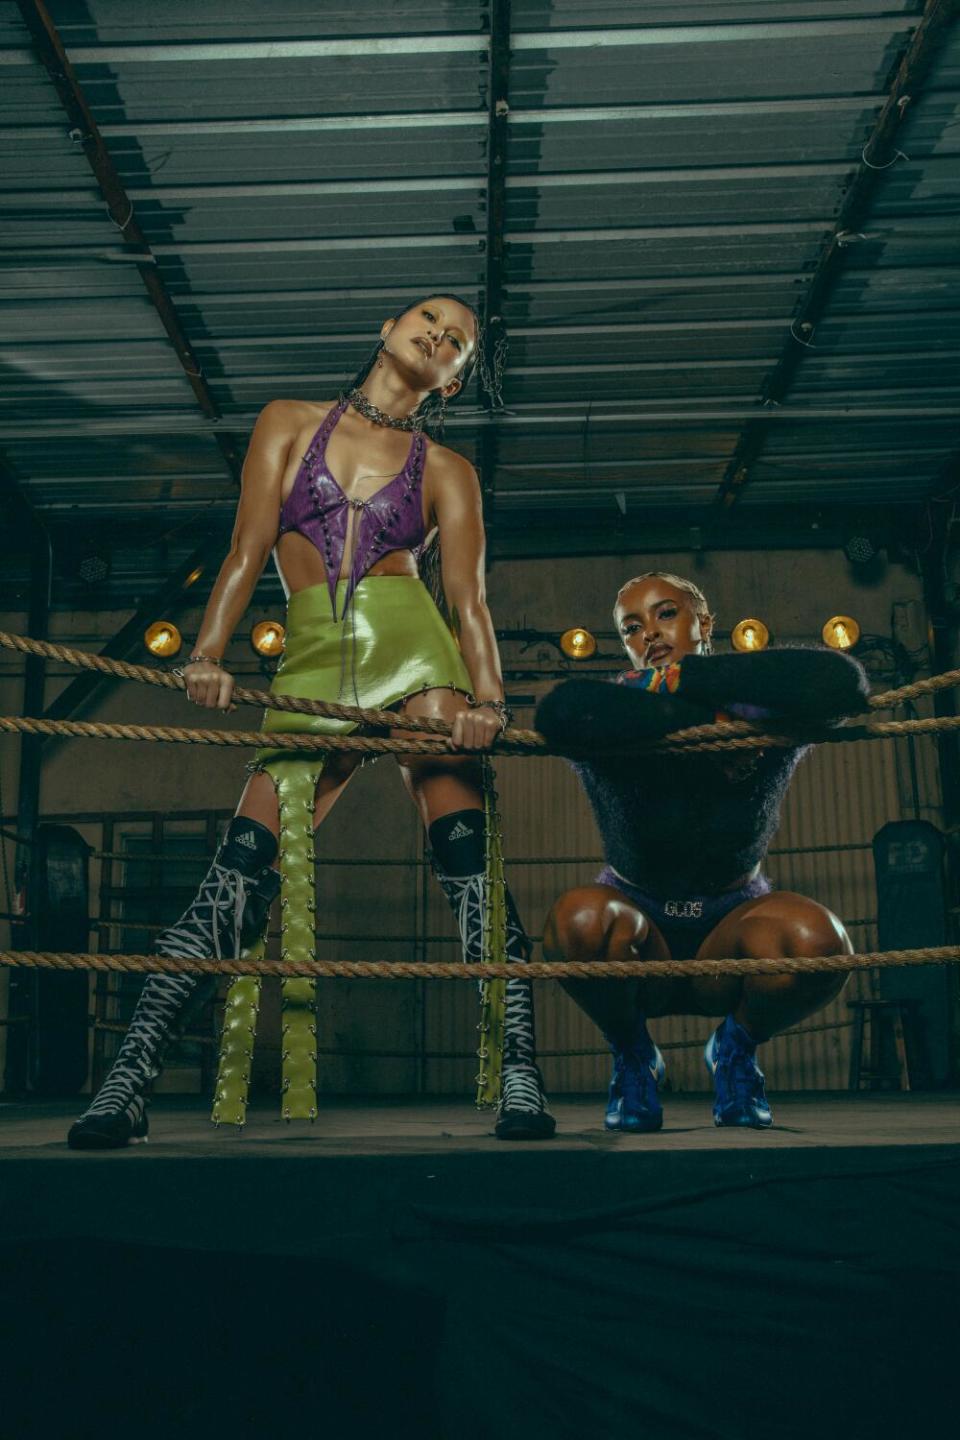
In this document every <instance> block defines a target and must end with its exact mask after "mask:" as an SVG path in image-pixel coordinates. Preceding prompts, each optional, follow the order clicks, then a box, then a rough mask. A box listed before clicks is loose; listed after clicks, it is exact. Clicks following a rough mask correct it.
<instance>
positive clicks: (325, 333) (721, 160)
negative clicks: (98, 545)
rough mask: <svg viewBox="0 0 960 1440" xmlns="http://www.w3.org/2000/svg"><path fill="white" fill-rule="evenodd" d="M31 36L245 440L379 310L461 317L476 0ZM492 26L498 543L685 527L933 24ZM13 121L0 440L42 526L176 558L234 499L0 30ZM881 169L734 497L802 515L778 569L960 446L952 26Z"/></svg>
mask: <svg viewBox="0 0 960 1440" xmlns="http://www.w3.org/2000/svg"><path fill="white" fill-rule="evenodd" d="M48 8H49V11H50V13H51V16H52V18H53V21H54V23H55V24H56V26H57V27H58V30H59V32H60V35H61V38H62V40H63V42H64V45H65V47H66V50H67V52H68V54H69V56H70V59H71V61H72V63H73V66H74V68H75V72H76V76H77V79H78V80H79V83H80V85H81V86H82V88H83V91H84V94H85V96H86V99H87V101H88V103H89V105H90V108H91V110H92V112H93V115H94V118H95V120H96V122H97V124H98V126H99V127H100V129H101V132H102V135H103V139H104V141H105V143H106V145H107V147H108V148H109V151H110V154H111V156H112V159H113V161H114V163H115V165H116V167H117V170H118V172H119V175H120V178H121V180H122V182H123V184H124V186H125V188H126V190H127V194H128V196H129V198H130V200H131V202H132V204H133V206H134V209H135V213H136V218H137V220H138V222H139V224H140V226H141V227H142V230H143V232H144V234H145V237H146V239H147V241H148V243H149V246H150V249H151V251H152V254H153V257H154V260H155V264H156V267H157V270H158V272H159V274H160V275H161V277H162V278H163V280H164V282H165V284H166V286H167V288H168V290H169V292H170V294H171V295H172V297H173V300H174V302H175V305H176V307H177V310H178V313H179V316H180V320H181V323H182V325H183V328H184V330H185V332H186V334H187V336H188V338H189V340H190V342H191V344H192V345H193V347H194V349H195V351H196V355H197V357H198V358H199V360H200V363H201V365H202V368H203V371H204V374H205V376H206V378H207V381H208V384H209V388H210V391H211V393H212V395H213V397H214V400H215V402H216V404H217V406H218V407H219V409H220V410H221V412H222V415H223V419H222V420H221V421H220V422H216V423H218V424H219V427H220V429H229V430H231V431H232V432H233V434H234V435H236V436H237V438H238V439H239V441H240V443H241V446H242V444H243V442H244V441H245V438H246V436H247V435H248V434H249V430H250V428H251V426H252V423H253V420H254V418H255V415H256V413H257V412H258V410H259V409H260V407H261V406H262V405H263V404H264V403H266V402H267V401H268V400H269V399H271V398H274V397H276V396H278V395H283V396H289V397H311V398H316V399H323V398H327V397H329V395H330V394H331V393H333V392H334V391H335V390H336V389H337V388H338V386H339V385H340V384H341V383H342V382H343V380H344V379H345V378H346V377H347V376H348V375H349V374H350V373H352V371H353V369H354V368H355V366H356V363H357V362H358V359H359V358H360V357H362V355H363V353H364V352H365V350H366V348H367V343H368V341H369V339H370V338H371V337H372V335H373V334H374V333H375V331H376V329H377V328H378V327H379V324H380V323H381V321H382V319H383V318H385V317H386V316H387V315H388V314H390V313H391V311H392V310H393V309H395V308H396V305H397V304H398V302H403V301H408V300H412V299H414V298H416V296H417V295H418V294H419V293H422V292H427V291H430V290H442V289H444V288H451V289H455V290H457V291H459V292H460V293H463V294H465V295H466V296H468V297H470V298H482V290H483V285H484V276H485V268H486V256H485V253H484V252H485V237H486V231H487V208H486V207H487V200H488V188H487V187H488V178H489V177H488V155H487V138H488V99H489V97H488V93H487V66H488V43H489V42H488V32H489V23H490V14H489V11H490V6H489V4H488V3H486V0H392V3H384V0H355V3H352V4H350V5H340V4H327V3H325V4H323V5H322V6H318V5H316V4H311V3H306V0H299V3H298V0H241V3H232V4H231V5H229V6H227V5H217V4H211V5H207V6H203V7H196V6H192V5H190V4H188V3H181V0H151V3H149V4H147V3H143V4H141V3H129V0H89V3H72V0H53V3H50V4H49V6H48ZM510 8H511V72H510V90H509V98H510V114H509V128H508V148H507V166H506V193H505V233H506V241H507V249H506V262H505V271H504V275H503V284H504V289H505V296H504V315H505V319H506V323H507V326H508V330H509V333H510V337H511V349H510V358H509V367H508V371H507V377H506V383H505V386H504V400H505V404H506V407H507V408H506V413H505V414H504V415H503V416H501V417H500V419H499V421H497V422H496V424H497V430H498V448H497V466H496V472H495V475H494V476H493V480H494V485H495V493H496V505H497V509H496V513H497V516H498V517H499V519H500V523H501V525H502V526H503V527H506V528H507V529H511V528H512V529H515V530H524V531H525V532H526V534H527V535H528V536H531V537H533V536H535V534H536V531H537V524H538V523H539V517H542V516H543V515H544V513H545V512H549V513H550V516H551V523H552V524H554V525H556V524H557V523H560V524H566V525H569V527H571V528H572V529H575V528H576V527H578V526H579V525H580V524H581V523H582V521H583V519H584V516H586V515H589V516H590V517H591V520H592V522H594V523H595V522H597V521H598V520H599V521H600V522H601V523H602V521H603V518H604V517H609V521H610V524H611V525H613V524H614V523H615V522H616V523H620V522H621V520H622V512H623V510H624V508H625V507H626V508H627V510H628V513H629V514H630V515H631V516H632V515H634V514H636V515H638V516H641V517H652V518H655V517H657V516H659V515H662V514H666V513H668V512H669V513H670V514H671V515H673V514H679V515H680V516H681V517H682V516H684V515H686V516H687V517H688V518H689V520H690V522H691V523H700V519H701V517H702V515H703V514H704V513H707V509H708V508H709V507H711V506H712V504H713V502H714V501H715V499H716V496H717V492H718V488H719V486H720V484H721V482H722V481H723V477H724V474H725V472H726V471H727V469H728V467H729V465H730V463H731V457H732V456H733V455H734V454H735V452H736V449H737V445H738V441H739V439H740V437H741V435H742V432H743V428H744V426H745V425H746V424H747V423H748V422H749V421H750V419H751V418H752V417H755V416H756V415H757V413H760V412H759V405H760V397H761V395H762V393H763V387H764V382H765V380H766V379H767V377H768V376H769V375H770V373H771V372H772V371H773V369H774V367H775V366H776V364H777V362H778V360H779V359H780V356H781V354H782V353H783V350H784V346H785V344H787V343H789V336H790V325H791V320H792V317H793V316H794V315H795V313H796V311H797V307H798V305H799V304H800V303H801V302H802V300H803V297H804V294H805V290H806V287H807V286H808V284H809V279H810V276H811V274H812V272H813V271H814V269H815V267H816V265H817V262H818V259H819V258H820V256H821V255H822V253H823V251H824V247H825V245H826V243H827V241H828V239H829V237H830V235H831V234H832V232H833V230H834V228H835V222H836V217H837V215H838V213H839V211H840V207H841V204H842V202H843V198H844V195H845V194H846V192H847V190H848V187H849V186H850V183H851V180H852V177H853V176H854V173H855V171H856V168H857V167H858V166H859V165H860V164H861V155H862V151H863V147H864V144H865V142H866V141H867V139H868V138H869V135H870V132H871V127H872V126H873V124H874V122H875V120H876V117H877V115H878V112H879V110H880V107H881V105H882V103H883V100H884V98H885V95H886V93H887V91H888V89H889V87H890V83H891V79H892V76H893V74H894V71H895V69H896V66H897V64H898V63H899V60H900V58H901V57H902V55H903V53H904V51H905V48H906V46H907V44H908V42H909V40H910V38H911V35H912V34H913V32H914V31H915V29H916V26H917V24H918V21H919V19H920V15H921V12H922V6H921V5H920V4H918V3H913V0H890V3H866V0H810V3H802V0H740V3H729V0H728V3H722V0H681V3H679V4H675V5H666V4H659V3H648V0H647V3H640V0H619V3H616V4H611V3H600V0H513V3H512V6H511V7H510ZM0 94H2V98H0V145H2V148H3V165H2V188H0V223H2V242H0V256H2V262H3V271H2V277H0V304H2V338H0V359H2V364H0V404H2V418H0V446H2V447H3V451H4V453H5V455H6V457H7V459H8V461H9V463H10V465H11V466H12V467H13V469H14V471H15V473H16V475H17V476H18V477H19V479H20V481H21V483H22V486H23V489H24V491H25V492H26V494H27V495H28V497H29V498H30V500H31V501H32V502H33V504H34V505H35V506H36V507H37V508H38V509H39V510H40V511H41V513H43V514H44V516H45V517H46V518H47V519H48V521H50V522H51V523H52V524H53V525H54V526H74V525H76V524H77V523H78V522H79V523H83V524H87V523H90V524H93V525H95V526H98V527H100V528H101V529H109V530H110V531H111V533H112V534H113V536H114V539H115V540H118V537H121V536H122V535H123V534H125V533H126V532H125V531H124V530H123V522H124V520H125V519H131V520H132V521H133V522H134V523H135V524H139V525H140V526H141V527H142V525H143V522H144V520H146V519H147V518H148V517H149V518H151V519H152V520H156V521H157V522H158V523H159V524H160V525H161V526H162V528H163V529H165V530H166V531H170V530H175V532H176V538H175V540H174V541H172V542H171V543H172V545H173V549H172V550H171V549H170V548H169V547H168V549H167V551H165V554H166V556H167V559H168V560H169V557H170V555H171V554H175V553H176V552H177V546H182V545H187V546H188V545H189V542H190V521H191V516H195V515H196V514H197V512H198V511H202V512H203V514H204V516H205V517H207V518H212V519H214V520H216V521H218V522H222V523H226V522H227V521H228V519H229V515H230V512H231V511H232V508H233V504H234V502H235V489H234V487H233V485H232V482H231V480H230V478H229V475H228V472H227V470H226V468H225V466H224V463H223V460H222V457H221V454H220V451H219V450H218V448H217V446H216V445H215V443H214V439H213V434H212V432H213V430H214V426H215V422H212V421H209V420H207V419H205V418H204V417H203V415H202V414H201V412H200V410H199V408H198V405H197V401H196V399H195V397H194V394H193V392H192V390H191V388H190V385H189V384H188V381H187V379H186V377H185V375H184V372H183V370H182V368H181V366H180V365H179V363H178V362H177V359H176V356H175V354H174V352H173V349H172V347H171V345H170V342H169V341H168V339H167V336H166V335H165V333H164V330H163V328H162V326H161V324H160V321H159V318H158V316H157V313H156V311H155V310H154V309H153V307H152V305H151V304H150V302H149V300H148V298H147V296H146V294H145V292H144V289H143V285H142V283H141V280H140V278H139V275H138V272H137V269H136V266H135V264H134V263H133V262H134V259H135V255H136V253H137V252H136V251H135V250H132V249H131V247H130V246H127V245H125V244H124V242H123V237H122V235H121V234H120V233H119V231H118V230H117V228H116V226H115V225H114V224H113V223H112V221H111V220H110V217H109V216H108V215H107V213H106V210H105V206H104V201H103V198H102V196H101V194H100V191H99V189H98V187H97V184H96V182H95V180H94V178H93V175H92V174H91V172H90V169H89V168H88V165H87V162H86V159H85V157H84V155H83V153H82V150H81V148H80V146H79V145H78V144H77V142H76V139H72V138H71V136H70V134H69V130H70V125H69V122H68V121H67V119H66V115H65V112H64V110H63V109H62V108H61V105H60V103H59V101H58V99H57V96H56V93H55V91H54V89H53V86H52V84H51V82H50V79H49V77H48V75H47V72H46V71H45V70H44V68H43V67H42V65H41V64H40V63H39V61H38V60H37V58H36V56H35V55H34V52H33V50H32V48H31V44H30V38H29V34H28V31H27V29H26V26H25V24H24V22H23V19H22V17H21V15H20V12H19V10H18V8H17V7H15V6H13V5H9V4H8V5H4V6H0ZM897 145H898V146H900V147H902V149H903V150H904V151H905V152H906V154H907V155H908V156H909V159H900V160H898V161H897V162H896V163H895V164H893V165H892V166H891V167H890V169H889V170H887V171H885V172H884V173H883V175H882V177H880V180H879V184H878V188H877V191H876V193H875V196H874V201H873V205H872V209H871V212H870V216H869V221H868V223H866V224H865V225H864V226H863V227H862V234H861V238H859V239H858V240H857V241H856V243H855V244H854V245H852V246H851V251H850V254H849V256H848V258H847V263H846V266H845V268H844V271H843V274H842V275H841V277H840V279H839V282H838V283H837V285H836V287H835V289H834V291H833V294H832V296H831V299H830V303H829V307H828V310H827V313H826V314H825V316H824V317H823V319H822V320H821V322H820V324H819V326H818V328H817V330H816V333H815V337H814V344H813V347H812V348H807V349H805V351H804V356H803V361H802V364H801V366H800V369H799V371H798V373H797V374H796V376H795V378H794V380H793V383H792V386H791V388H790V393H789V397H788V403H786V404H783V405H781V406H780V407H779V409H778V410H777V412H776V413H775V414H774V413H771V411H770V410H767V411H764V412H762V413H763V414H764V417H765V419H769V421H770V424H769V435H768V437H767V440H766V443H765V445H764V448H763V452H762V454H760V456H759V457H758V458H757V459H756V461H755V463H754V464H753V466H752V470H751V474H750V483H749V485H748V486H747V487H746V488H745V489H744V491H743V495H742V498H741V499H740V501H739V506H738V510H739V511H740V512H741V515H742V516H750V515H754V516H758V515H760V514H761V513H762V512H763V510H764V509H765V508H766V509H769V508H770V507H784V506H786V507H792V506H795V507H796V513H797V518H798V531H797V534H798V543H801V541H802V539H803V534H802V530H801V528H800V524H799V522H800V521H801V520H802V521H803V523H804V524H806V522H807V520H808V519H809V514H810V507H817V506H833V505H836V504H838V503H839V504H844V503H849V504H851V505H858V506H860V505H863V504H865V503H875V504H877V505H883V506H886V505H889V504H891V503H914V504H916V503H918V502H922V501H923V500H924V499H925V498H926V497H929V495H930V494H931V492H932V491H934V490H935V489H936V488H937V487H938V486H942V484H943V473H944V464H945V462H946V461H947V458H948V456H949V455H950V453H951V451H952V450H953V449H954V448H955V447H956V432H955V426H954V417H955V415H956V399H957V389H958V360H960V342H958V340H957V333H958V332H957V326H956V316H957V313H958V312H960V283H958V272H957V268H956V266H957V259H958V254H957V251H958V227H957V213H958V209H960V206H958V193H960V38H958V36H957V34H956V27H955V28H954V33H953V34H952V36H951V37H950V38H949V39H948V40H947V42H946V43H945V44H944V45H943V46H942V47H941V49H940V52H939V54H938V56H937V58H936V60H935V62H934V65H933V67H932V69H931V70H930V72H929V74H928V75H927V76H926V78H925V80H924V83H923V87H922V90H921V92H920V93H919V95H918V96H917V97H916V99H915V100H914V101H913V102H912V103H911V104H910V107H909V109H908V111H907V114H906V118H905V120H904V123H903V124H902V125H901V127H900V129H899V130H898V132H897ZM886 158H888V157H886V156H883V157H878V159H879V160H881V161H883V160H885V159H886ZM490 423H491V422H490V421H489V420H488V419H487V417H486V416H485V414H484V413H483V411H482V409H481V408H480V406H479V405H478V403H477V401H476V397H471V398H470V399H469V400H468V401H465V402H464V404H463V405H462V406H461V407H460V408H459V411H458V412H457V414H456V418H455V420H454V422H453V423H452V424H451V426H450V429H449V435H448V438H449V439H450V441H451V443H452V444H454V445H455V446H456V447H457V448H459V449H461V450H463V451H464V452H465V453H466V454H468V455H469V456H471V458H477V454H478V437H479V435H480V432H481V431H482V429H483V428H484V427H487V426H489V424H490ZM618 495H619V496H620V497H621V498H620V499H619V500H618V499H617V496H618ZM740 523H744V522H743V521H742V520H741V522H740ZM140 538H141V546H142V543H143V535H142V529H141V537H140ZM118 543H119V540H118ZM530 543H531V544H534V543H535V540H533V539H531V541H530ZM133 555H135V556H136V559H135V560H134V559H133V558H132V557H133ZM164 563H166V562H165V561H161V560H159V559H157V558H156V557H154V558H152V559H148V558H147V557H146V556H145V554H144V552H143V551H142V549H138V550H136V551H132V552H131V561H130V564H129V565H128V566H127V570H128V573H129V572H130V570H133V571H136V572H137V573H140V574H142V573H143V571H144V567H146V569H147V570H148V571H150V572H151V573H154V572H156V573H160V572H161V571H162V568H163V564H164ZM122 569H123V567H120V568H118V570H117V574H118V575H119V574H121V573H122Z"/></svg>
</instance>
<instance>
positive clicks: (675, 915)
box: [595, 865, 773, 960]
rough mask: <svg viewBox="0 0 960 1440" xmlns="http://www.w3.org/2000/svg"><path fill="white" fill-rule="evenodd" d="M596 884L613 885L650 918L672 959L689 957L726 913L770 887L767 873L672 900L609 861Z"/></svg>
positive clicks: (754, 898) (768, 889)
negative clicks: (621, 872) (627, 876)
mask: <svg viewBox="0 0 960 1440" xmlns="http://www.w3.org/2000/svg"><path fill="white" fill-rule="evenodd" d="M595 883H596V884H597V885H612V886H613V888H614V889H615V890H619V891H620V892H621V894H623V895H626V897H627V899H628V900H632V901H633V903H634V904H635V905H636V906H637V907H638V909H640V910H642V911H643V913H644V915H646V917H647V919H648V920H652V921H653V923H654V925H656V927H657V929H658V930H659V931H660V933H661V935H662V936H663V938H664V940H666V942H667V944H668V945H669V947H670V954H671V955H672V956H673V958H674V959H675V960H692V959H693V957H694V956H695V955H696V953H697V951H698V950H699V948H700V946H701V945H702V944H703V941H704V940H705V939H706V938H707V936H708V935H709V934H710V931H711V930H713V929H714V928H715V927H716V926H717V925H719V924H720V921H721V920H722V919H723V918H724V916H725V915H729V914H730V911H731V910H735V909H736V908H737V906H738V905H742V904H743V902H744V901H745V900H756V899H757V898H758V896H760V895H769V893H770V891H771V890H772V889H773V886H772V885H771V883H770V881H769V880H768V879H767V877H766V875H757V876H755V877H754V879H753V880H749V881H748V882H747V883H746V885H741V886H740V888H739V889H737V890H722V891H721V892H720V894H719V895H678V896H676V898H674V899H671V900H664V899H661V898H660V897H659V896H655V895H647V894H645V892H644V891H643V890H641V889H640V887H639V885H634V884H633V882H632V881H630V880H626V879H624V877H623V876H622V875H619V874H618V873H617V871H616V870H614V868H613V866H612V865H605V866H604V867H603V869H602V870H601V871H600V874H599V875H598V876H597V878H596V881H595Z"/></svg>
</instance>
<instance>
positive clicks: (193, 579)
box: [183, 565, 203, 590]
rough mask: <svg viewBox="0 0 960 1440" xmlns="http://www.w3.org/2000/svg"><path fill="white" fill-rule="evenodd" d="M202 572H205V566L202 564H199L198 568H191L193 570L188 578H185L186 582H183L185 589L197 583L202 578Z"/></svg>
mask: <svg viewBox="0 0 960 1440" xmlns="http://www.w3.org/2000/svg"><path fill="white" fill-rule="evenodd" d="M202 574H203V566H202V565H198V566H197V568H196V570H191V571H190V574H189V575H188V576H187V578H186V580H184V582H183V587H184V589H185V590H186V589H188V588H189V586H191V585H196V583H197V581H198V580H199V579H200V576H201V575H202Z"/></svg>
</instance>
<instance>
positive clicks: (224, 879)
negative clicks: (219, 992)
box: [67, 816, 280, 1150]
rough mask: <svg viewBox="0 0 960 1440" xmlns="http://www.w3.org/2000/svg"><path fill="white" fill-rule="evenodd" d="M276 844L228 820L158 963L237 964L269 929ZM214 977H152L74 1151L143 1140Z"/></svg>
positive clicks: (76, 1130) (258, 829)
mask: <svg viewBox="0 0 960 1440" xmlns="http://www.w3.org/2000/svg"><path fill="white" fill-rule="evenodd" d="M276 853H277V842H276V840H275V838H274V836H273V834H272V833H271V831H270V830H268V829H267V827H266V826H265V825H261V824H260V823H259V822H258V821H256V820H249V819H247V818H245V817H243V816H240V817H237V818H236V819H234V820H231V822H230V825H229V827H228V829H227V833H226V835H225V837H224V840H223V843H222V844H221V846H220V849H219V850H218V851H217V855H216V858H215V859H214V861H213V864H212V865H211V866H210V869H209V870H208V871H207V874H206V876H205V877H204V879H203V881H202V883H201V885H200V888H199V890H198V891H197V893H196V896H195V897H194V899H193V900H192V902H191V903H190V905H189V906H188V907H187V909H186V910H185V911H184V913H183V915H182V916H181V917H180V919H179V920H178V921H177V922H176V924H175V925H171V926H170V927H169V928H168V929H167V930H164V931H163V933H162V934H161V935H158V936H157V939H156V941H155V942H154V952H155V953H156V954H157V955H169V956H172V957H174V958H176V959H180V960H190V959H196V960H233V959H237V958H238V957H239V955H240V953H241V951H242V950H243V949H246V948H248V947H249V946H251V945H253V944H255V943H256V941H258V940H259V939H260V937H261V935H262V934H263V932H264V930H265V929H266V925H267V919H268V916H269V914H270V906H271V905H272V904H273V901H274V900H275V898H276V896H277V894H278V892H279V889H280V876H279V873H278V872H277V871H276V870H272V869H270V862H271V861H272V860H273V859H274V857H275V855H276ZM216 983H217V982H216V977H215V976H212V975H207V976H204V975H148V976H147V979H146V982H145V984H144V987H143V990H142V991H141V993H140V998H139V1000H138V1001H137V1005H136V1009H135V1010H134V1012H133V1018H132V1019H131V1021H130V1026H129V1029H128V1030H127V1033H126V1034H125V1035H124V1037H123V1042H122V1044H121V1046H120V1050H119V1052H118V1054H117V1058H116V1060H115V1061H114V1062H113V1065H112V1067H111V1069H110V1073H109V1074H108V1076H107V1078H106V1080H104V1082H103V1084H102V1085H101V1087H100V1089H99V1091H98V1093H97V1095H96V1097H95V1099H94V1101H93V1103H92V1104H91V1105H90V1107H89V1108H88V1109H87V1110H86V1111H85V1112H84V1113H83V1115H81V1116H80V1118H79V1120H77V1121H75V1122H74V1124H73V1125H72V1126H71V1128H70V1133H69V1134H68V1136H67V1144H68V1145H69V1146H70V1147H71V1149H73V1150H117V1149H120V1148H121V1147H122V1146H124V1145H128V1144H129V1143H130V1142H131V1141H135V1140H144V1139H146V1135H147V1129H148V1123H147V1099H146V1090H147V1087H148V1085H149V1084H150V1082H151V1081H152V1080H155V1079H156V1077H157V1076H158V1075H159V1074H160V1071H161V1069H162V1067H163V1059H164V1055H165V1054H166V1051H167V1048H168V1046H169V1045H170V1042H171V1041H172V1040H174V1039H176V1038H177V1036H178V1035H180V1034H181V1033H182V1032H183V1030H184V1029H185V1028H186V1025H187V1023H188V1022H189V1019H190V1017H191V1015H193V1014H195V1013H196V1011H197V1010H198V1009H199V1008H200V1006H201V1005H202V1004H203V1002H204V1000H205V999H207V998H209V996H210V995H211V994H212V993H213V991H214V989H215V988H216Z"/></svg>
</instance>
